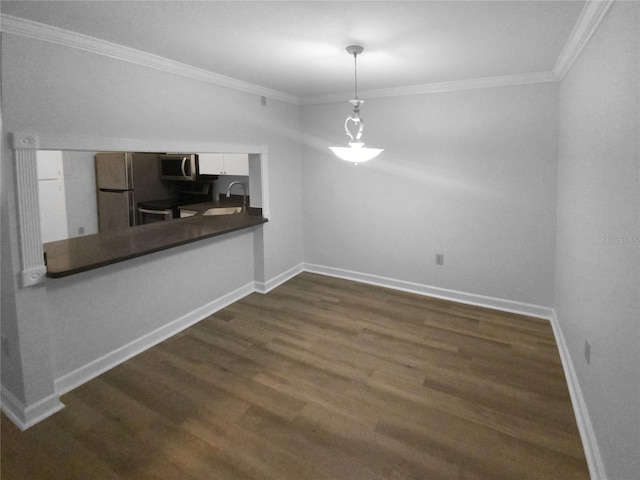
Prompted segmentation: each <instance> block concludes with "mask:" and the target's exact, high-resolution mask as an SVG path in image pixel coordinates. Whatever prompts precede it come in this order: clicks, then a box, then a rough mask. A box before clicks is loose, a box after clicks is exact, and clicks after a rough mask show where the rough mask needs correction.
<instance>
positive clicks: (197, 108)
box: [1, 33, 302, 405]
mask: <svg viewBox="0 0 640 480" xmlns="http://www.w3.org/2000/svg"><path fill="white" fill-rule="evenodd" d="M2 75H3V77H2V88H3V92H2V93H3V105H2V107H3V112H2V113H3V116H4V124H3V127H4V130H3V131H4V135H5V137H4V138H5V142H6V132H12V131H25V132H34V133H36V134H41V135H46V134H48V135H69V136H75V137H81V136H87V137H94V138H95V137H119V138H137V139H145V140H149V141H152V140H154V139H158V140H159V141H162V140H163V139H171V140H179V141H189V140H192V141H194V142H200V143H209V144H216V143H221V144H244V145H264V146H266V148H267V149H268V162H269V182H270V183H269V185H268V187H269V191H270V192H271V197H270V210H271V219H270V221H269V223H267V224H265V225H264V226H262V227H258V229H261V233H260V242H261V243H260V245H261V247H262V248H264V251H263V252H262V251H261V252H260V253H261V254H262V255H263V256H264V265H259V270H260V275H261V277H264V278H260V279H259V280H261V281H264V280H265V279H266V280H268V279H270V278H272V277H275V276H277V275H279V274H281V273H282V272H284V271H287V270H288V269H291V268H292V267H294V266H296V265H299V264H300V263H301V262H302V226H301V223H302V222H301V218H300V216H301V207H300V205H301V201H300V183H301V164H300V158H299V155H300V146H299V133H298V132H299V126H298V124H299V112H298V107H297V106H294V105H290V104H286V103H282V102H277V101H273V100H269V105H268V106H267V107H263V106H261V104H260V97H259V96H255V95H249V94H244V93H240V92H237V91H232V90H227V89H223V88H219V87H215V86H213V85H210V84H207V83H204V82H198V81H195V80H190V79H186V78H183V77H180V76H176V75H172V74H168V73H164V72H160V71H156V70H153V69H149V68H146V67H141V66H137V65H133V64H130V63H126V62H122V61H119V60H115V59H111V58H108V57H104V56H99V55H95V54H92V53H88V52H84V51H80V50H75V49H71V48H66V47H63V46H58V45H53V44H48V43H43V42H40V41H37V40H34V39H28V38H25V37H18V36H14V35H7V34H4V33H3V34H2ZM3 153H4V154H5V155H8V156H7V157H6V158H7V159H9V158H11V155H10V152H9V151H7V147H6V143H5V151H4V152H3ZM1 168H2V175H3V186H7V194H6V196H5V194H4V193H3V196H2V202H3V203H2V213H3V220H2V222H3V223H2V227H3V233H2V235H3V245H4V241H5V237H6V238H7V240H8V242H9V243H10V244H12V245H13V248H11V249H5V248H3V250H2V255H3V259H2V266H3V280H5V279H6V278H9V279H10V280H11V282H10V284H9V285H5V283H6V282H3V285H2V304H3V312H2V313H3V318H2V331H3V334H5V332H6V334H7V335H8V336H9V337H10V338H9V344H10V352H11V354H10V355H8V356H5V357H3V365H2V375H3V377H2V385H3V386H4V387H5V388H6V389H8V390H9V391H10V392H11V393H12V394H14V396H15V397H16V398H17V399H18V400H19V401H22V402H24V404H25V405H32V404H34V403H36V402H37V401H39V400H41V399H42V398H45V397H46V396H47V395H50V394H51V393H52V388H53V379H56V378H60V377H61V376H64V375H67V374H69V373H72V372H73V371H74V370H75V369H78V368H80V367H82V366H83V365H86V364H87V363H88V362H91V361H93V360H95V359H97V358H99V357H100V356H101V355H105V354H107V353H109V352H112V351H114V350H115V349H118V348H120V347H122V346H123V345H126V344H127V343H128V342H132V341H135V340H136V339H138V338H140V337H141V336H142V335H145V334H147V333H149V332H152V331H154V330H155V329H157V328H161V327H162V326H163V325H166V324H167V322H170V321H172V320H175V319H177V318H180V317H181V316H183V315H186V314H188V313H189V312H192V311H193V310H196V309H198V308H199V307H202V306H203V305H205V304H207V303H209V302H211V301H213V300H215V299H216V298H220V297H221V296H223V295H225V294H228V293H229V292H233V291H234V290H236V289H238V288H239V287H242V286H244V285H247V284H250V283H251V282H253V281H254V280H255V278H254V235H255V233H254V229H251V230H245V231H241V232H237V233H234V234H230V235H227V236H223V237H218V238H215V239H209V240H203V241H200V242H197V243H195V244H192V245H188V246H183V247H178V248H174V249H171V250H168V251H165V252H160V253H156V254H152V255H148V256H145V257H141V258H138V259H135V260H132V261H127V262H123V263H120V264H116V265H112V266H109V267H104V268H101V269H99V270H95V271H92V272H86V273H83V274H78V275H76V276H73V277H70V278H65V279H47V281H46V283H45V285H44V286H38V287H34V288H25V289H21V288H18V287H17V285H16V273H17V272H18V270H19V257H18V248H17V245H18V243H17V242H18V240H17V232H16V215H17V213H16V206H15V202H14V200H13V198H14V197H15V191H14V186H13V184H12V183H13V180H12V181H5V180H4V178H6V177H8V178H10V179H13V178H14V169H13V166H12V164H11V161H4V159H3V162H2V166H1ZM5 213H7V216H8V218H6V217H5V215H4V214H5ZM5 227H7V228H8V230H9V231H8V232H5V231H4V228H5ZM7 265H11V268H12V270H13V273H14V275H13V277H11V276H9V275H7V276H6V277H5V274H4V273H5V272H4V269H5V266H7ZM14 299H15V301H13V300H14ZM5 300H6V301H7V302H8V303H7V308H6V309H5ZM12 305H14V306H15V308H13V307H12ZM9 307H11V308H9ZM5 315H8V317H7V318H5ZM20 376H21V377H20ZM22 384H23V385H22ZM21 387H24V388H21Z"/></svg>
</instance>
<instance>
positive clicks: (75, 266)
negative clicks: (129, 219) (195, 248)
mask: <svg viewBox="0 0 640 480" xmlns="http://www.w3.org/2000/svg"><path fill="white" fill-rule="evenodd" d="M225 206H226V205H225ZM266 221H267V219H266V218H263V217H262V216H258V215H247V214H246V213H236V214H233V215H213V216H202V215H197V216H193V217H188V218H180V219H175V220H173V221H170V222H158V223H150V224H147V225H140V226H138V227H133V228H129V229H126V230H122V231H118V232H110V233H98V234H95V235H85V236H83V237H77V238H70V239H67V240H59V241H57V242H49V243H45V244H44V251H45V255H46V259H47V276H48V277H52V278H59V277H66V276H67V275H73V274H74V273H80V272H85V271H87V270H92V269H94V268H99V267H103V266H105V265H110V264H112V263H117V262H122V261H124V260H128V259H130V258H136V257H140V256H143V255H148V254H150V253H154V252H159V251H161V250H166V249H169V248H172V247H177V246H180V245H185V244H187V243H192V242H196V241H198V240H203V239H205V238H210V237H216V236H218V235H223V234H225V233H229V232H235V231H236V230H241V229H244V228H250V227H254V226H256V225H261V224H263V223H265V222H266Z"/></svg>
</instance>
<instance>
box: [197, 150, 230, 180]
mask: <svg viewBox="0 0 640 480" xmlns="http://www.w3.org/2000/svg"><path fill="white" fill-rule="evenodd" d="M198 167H199V169H200V175H224V154H223V153H200V154H198Z"/></svg>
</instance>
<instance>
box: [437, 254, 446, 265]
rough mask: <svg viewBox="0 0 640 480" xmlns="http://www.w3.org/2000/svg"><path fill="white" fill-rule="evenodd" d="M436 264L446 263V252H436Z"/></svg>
mask: <svg viewBox="0 0 640 480" xmlns="http://www.w3.org/2000/svg"><path fill="white" fill-rule="evenodd" d="M436 265H444V254H442V253H436Z"/></svg>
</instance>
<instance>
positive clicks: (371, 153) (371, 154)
mask: <svg viewBox="0 0 640 480" xmlns="http://www.w3.org/2000/svg"><path fill="white" fill-rule="evenodd" d="M329 148H330V149H331V151H332V152H333V153H335V154H336V155H337V156H338V157H340V158H341V159H342V160H346V161H347V162H353V163H360V162H366V161H367V160H371V159H372V158H376V157H377V156H378V155H380V153H381V152H384V149H383V148H367V147H365V146H364V143H360V142H358V143H356V142H351V143H349V146H348V147H329Z"/></svg>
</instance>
